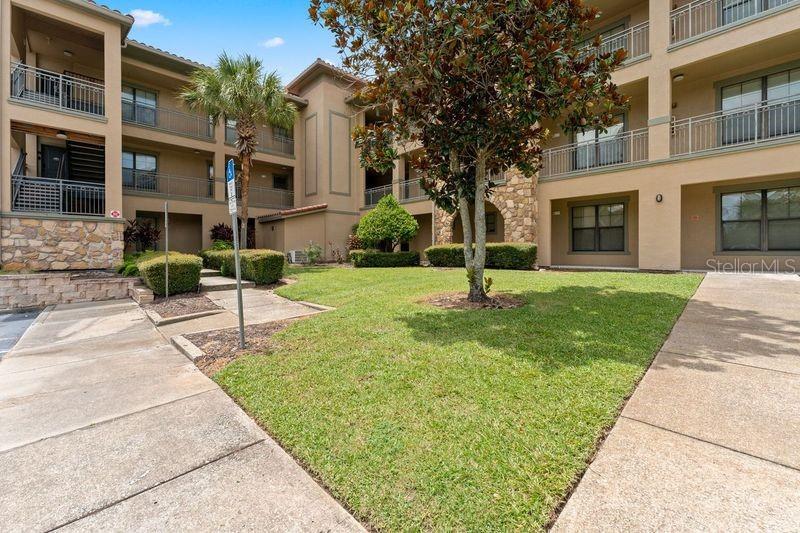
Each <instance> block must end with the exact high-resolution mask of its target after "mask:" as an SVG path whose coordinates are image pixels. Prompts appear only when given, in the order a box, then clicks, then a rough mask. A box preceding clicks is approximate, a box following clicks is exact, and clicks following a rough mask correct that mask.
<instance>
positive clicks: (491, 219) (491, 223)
mask: <svg viewBox="0 0 800 533" xmlns="http://www.w3.org/2000/svg"><path fill="white" fill-rule="evenodd" d="M486 233H487V234H489V235H494V234H495V233H497V213H486Z"/></svg>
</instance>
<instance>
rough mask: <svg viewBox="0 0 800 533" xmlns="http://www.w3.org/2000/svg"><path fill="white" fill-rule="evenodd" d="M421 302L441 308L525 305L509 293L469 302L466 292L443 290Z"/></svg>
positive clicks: (468, 308)
mask: <svg viewBox="0 0 800 533" xmlns="http://www.w3.org/2000/svg"><path fill="white" fill-rule="evenodd" d="M421 302H422V303H426V304H429V305H432V306H434V307H439V308H441V309H463V310H475V309H515V308H517V307H522V306H523V305H525V301H524V300H522V299H520V298H517V297H516V296H511V295H510V294H502V293H497V294H492V295H491V296H490V297H489V299H488V300H486V301H485V302H470V301H469V300H467V295H466V293H463V292H445V293H441V294H433V295H431V296H428V297H426V298H423V299H422V300H421Z"/></svg>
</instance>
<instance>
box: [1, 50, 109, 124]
mask: <svg viewBox="0 0 800 533" xmlns="http://www.w3.org/2000/svg"><path fill="white" fill-rule="evenodd" d="M105 91H106V90H105V87H104V86H103V85H102V84H100V83H95V82H92V81H88V79H83V78H78V77H75V76H69V75H67V74H59V73H57V72H51V71H49V70H45V69H41V68H36V67H31V66H29V65H25V64H24V63H12V64H11V99H13V100H20V101H25V102H32V103H36V104H44V105H47V106H49V107H54V108H57V109H61V110H67V111H72V112H76V113H82V114H86V115H93V116H104V114H105Z"/></svg>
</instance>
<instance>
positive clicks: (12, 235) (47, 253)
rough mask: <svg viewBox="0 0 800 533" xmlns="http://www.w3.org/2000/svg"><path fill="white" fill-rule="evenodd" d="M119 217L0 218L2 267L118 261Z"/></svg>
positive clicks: (76, 266) (100, 265)
mask: <svg viewBox="0 0 800 533" xmlns="http://www.w3.org/2000/svg"><path fill="white" fill-rule="evenodd" d="M123 229H124V224H123V223H122V221H119V222H116V221H115V222H110V221H105V220H99V221H96V222H95V221H89V220H77V219H59V220H53V219H39V218H24V217H20V218H17V217H8V218H2V219H0V263H2V266H3V268H4V269H5V270H86V269H105V268H112V267H114V266H116V265H118V264H119V263H121V262H122V253H123V248H124V244H123V241H122V232H123Z"/></svg>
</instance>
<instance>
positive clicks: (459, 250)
mask: <svg viewBox="0 0 800 533" xmlns="http://www.w3.org/2000/svg"><path fill="white" fill-rule="evenodd" d="M425 255H426V256H427V257H428V261H430V263H431V265H433V266H436V267H463V266H464V245H463V244H440V245H436V246H431V247H429V248H428V249H426V250H425ZM535 263H536V245H535V244H529V243H511V242H487V243H486V267H487V268H499V269H508V270H527V269H530V268H533V265H534V264H535Z"/></svg>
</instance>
